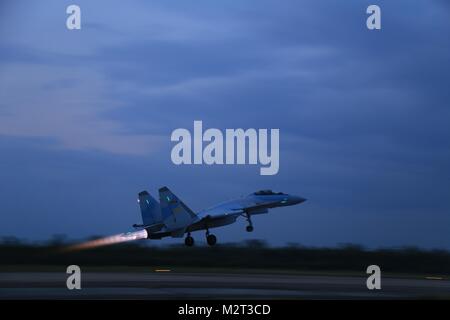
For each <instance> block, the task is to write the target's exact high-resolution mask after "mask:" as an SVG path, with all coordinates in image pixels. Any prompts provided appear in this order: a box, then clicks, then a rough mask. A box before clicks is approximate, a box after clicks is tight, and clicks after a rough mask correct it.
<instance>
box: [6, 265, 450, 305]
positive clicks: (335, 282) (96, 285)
mask: <svg viewBox="0 0 450 320" xmlns="http://www.w3.org/2000/svg"><path fill="white" fill-rule="evenodd" d="M67 277H68V275H67V274H66V273H65V272H64V271H63V272H36V273H31V272H3V273H0V299H227V298H231V299H420V298H425V299H450V281H449V280H448V279H441V278H429V279H426V278H423V279H404V278H382V280H381V286H382V288H381V290H368V289H367V287H366V278H365V277H349V276H312V275H296V274H291V275H288V274H246V273H241V274H226V273H176V272H153V271H152V272H148V273H145V272H144V273H131V272H85V273H83V272H82V275H81V290H68V289H67V287H66V280H67Z"/></svg>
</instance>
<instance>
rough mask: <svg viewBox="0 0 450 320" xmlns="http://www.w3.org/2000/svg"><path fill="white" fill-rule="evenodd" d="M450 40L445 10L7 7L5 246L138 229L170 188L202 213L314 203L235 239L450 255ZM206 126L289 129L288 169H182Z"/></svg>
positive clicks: (237, 4)
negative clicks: (185, 136) (230, 203)
mask: <svg viewBox="0 0 450 320" xmlns="http://www.w3.org/2000/svg"><path fill="white" fill-rule="evenodd" d="M373 3H376V4H378V5H380V7H381V10H382V30H380V31H369V30H368V29H367V28H366V18H367V14H366V12H365V11H366V8H367V6H368V5H369V4H373ZM70 4H78V5H79V6H80V7H81V18H82V29H81V30H76V31H69V30H67V28H66V18H67V14H66V12H65V11H66V7H67V6H68V5H70ZM449 31H450V5H449V4H448V2H446V1H444V0H419V1H406V0H402V1H401V0H398V1H380V0H377V1H361V0H354V1H337V0H334V1H332V0H329V1H328V0H320V1H317V0H314V1H313V0H311V1H298V0H292V1H290V0H283V1H274V0H258V1H256V0H253V1H249V0H242V1H206V0H205V1H198V0H196V1H186V0H182V1H181V0H180V1H126V2H125V1H111V0H108V1H82V0H76V1H75V0H74V1H61V0H58V1H56V0H55V1H17V0H14V1H12V0H9V1H8V0H3V1H2V2H1V4H0V150H1V153H0V155H1V158H0V200H1V202H0V236H9V235H15V236H17V237H20V238H25V239H29V240H42V239H47V238H49V237H51V236H52V235H53V234H67V235H68V236H69V237H70V238H74V239H75V238H77V239H80V238H83V237H87V236H90V235H94V234H95V235H108V234H114V233H118V232H122V231H127V230H129V229H130V226H131V225H132V224H133V223H138V222H139V221H140V213H139V210H138V206H137V203H136V195H137V193H138V192H139V191H142V190H144V189H147V190H149V192H150V193H153V194H155V193H156V191H157V189H158V188H159V187H161V186H164V185H167V186H169V187H170V188H171V189H172V190H173V191H174V192H175V193H176V194H177V195H178V196H179V197H180V198H181V199H183V200H184V202H185V203H187V204H188V205H189V206H191V207H192V208H193V209H194V210H200V209H203V208H205V207H208V206H210V205H213V204H215V203H216V202H219V201H222V200H226V199H229V198H234V197H236V196H239V195H244V194H247V193H250V192H252V191H254V190H258V189H268V188H271V189H274V190H279V191H285V192H288V193H293V194H297V195H301V196H303V197H305V198H307V199H308V201H307V202H305V203H304V204H302V205H300V206H296V207H290V208H283V209H278V210H274V211H272V212H271V214H269V215H264V216H259V217H256V218H255V219H254V224H255V232H254V233H253V234H247V233H246V232H245V222H244V221H240V222H239V223H237V224H235V225H232V226H228V227H225V228H221V229H218V230H217V231H215V234H216V235H217V236H218V238H219V241H225V242H231V241H241V240H244V239H249V238H258V239H264V240H267V241H268V242H269V243H271V244H272V245H283V244H286V243H290V242H296V243H300V244H303V245H312V246H335V245H338V244H342V243H358V244H362V245H364V246H367V247H397V246H405V245H408V246H419V247H424V248H447V249H450V125H449V123H450V106H449V101H450V90H449V84H450V41H449V40H448V36H449ZM194 120H202V121H203V125H204V127H205V128H210V127H214V128H219V129H222V130H225V129H226V128H269V129H270V128H279V129H280V145H281V146H280V171H279V173H278V174H277V175H275V176H260V175H259V167H258V166H176V165H174V164H172V162H171V159H170V151H171V148H172V147H173V145H174V144H173V143H172V142H171V141H170V134H171V132H172V131H173V130H174V129H176V128H187V129H189V130H192V126H193V121H194ZM195 237H196V238H198V239H199V240H203V239H201V238H203V235H202V233H200V232H199V233H198V234H196V235H195ZM174 242H180V240H168V241H166V240H164V243H174Z"/></svg>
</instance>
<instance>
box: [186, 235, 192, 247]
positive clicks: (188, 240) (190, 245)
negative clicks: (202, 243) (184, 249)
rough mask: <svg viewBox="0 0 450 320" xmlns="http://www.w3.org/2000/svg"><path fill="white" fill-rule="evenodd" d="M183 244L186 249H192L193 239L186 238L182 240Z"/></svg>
mask: <svg viewBox="0 0 450 320" xmlns="http://www.w3.org/2000/svg"><path fill="white" fill-rule="evenodd" d="M184 244H185V245H187V246H188V247H192V246H193V245H194V238H192V237H191V236H187V237H186V239H184Z"/></svg>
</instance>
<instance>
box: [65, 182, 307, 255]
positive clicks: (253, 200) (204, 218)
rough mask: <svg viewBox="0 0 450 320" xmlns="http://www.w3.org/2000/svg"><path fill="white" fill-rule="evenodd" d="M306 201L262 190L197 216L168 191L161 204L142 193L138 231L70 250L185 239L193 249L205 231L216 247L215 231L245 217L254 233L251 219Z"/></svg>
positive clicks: (161, 195)
mask: <svg viewBox="0 0 450 320" xmlns="http://www.w3.org/2000/svg"><path fill="white" fill-rule="evenodd" d="M304 201H306V199H304V198H301V197H298V196H293V195H289V194H285V193H282V192H273V191H271V190H261V191H257V192H254V193H252V194H249V195H247V196H245V197H242V198H238V199H235V200H230V201H227V202H223V203H220V204H218V205H216V206H213V207H211V208H209V209H205V210H202V211H200V212H197V213H195V212H194V211H192V210H191V209H190V208H189V207H188V206H187V205H185V204H184V202H183V201H181V200H180V199H179V198H178V197H177V196H176V195H175V194H173V193H172V191H170V190H169V188H167V187H163V188H161V189H159V202H158V201H157V200H156V199H155V198H153V197H152V196H151V195H150V194H149V193H148V192H147V191H142V192H140V193H139V199H138V203H139V206H140V209H141V214H142V222H143V223H142V224H139V225H137V224H135V225H133V227H134V228H137V229H139V230H137V231H134V232H127V233H123V234H119V235H115V236H111V237H107V238H102V239H97V240H93V241H89V242H85V243H82V244H78V245H74V246H72V247H70V248H69V249H87V248H93V247H98V246H103V245H109V244H114V243H120V242H125V241H131V240H138V239H161V238H164V237H173V238H181V237H184V235H186V238H185V241H184V243H185V244H186V245H187V246H193V245H194V238H193V237H192V236H191V232H193V231H198V230H206V241H207V242H208V244H209V245H210V246H213V245H215V244H216V242H217V238H216V236H215V235H213V234H211V233H210V232H209V230H210V229H212V228H217V227H222V226H225V225H229V224H232V223H234V222H236V219H237V218H238V217H241V216H242V217H244V218H245V219H247V222H248V225H247V228H246V230H247V231H248V232H252V231H253V224H252V219H251V217H252V216H254V215H258V214H264V213H268V212H269V209H272V208H276V207H286V206H292V205H295V204H299V203H302V202H304Z"/></svg>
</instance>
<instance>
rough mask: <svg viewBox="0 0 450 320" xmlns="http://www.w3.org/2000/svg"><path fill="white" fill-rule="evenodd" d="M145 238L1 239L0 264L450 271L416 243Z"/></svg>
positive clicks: (449, 262)
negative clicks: (199, 242)
mask: <svg viewBox="0 0 450 320" xmlns="http://www.w3.org/2000/svg"><path fill="white" fill-rule="evenodd" d="M145 243H146V242H145V241H142V242H139V241H138V242H136V243H132V244H121V245H114V246H109V247H102V248H96V249H91V250H85V251H77V252H63V251H62V249H63V248H64V246H65V244H64V243H62V242H61V241H52V242H49V243H46V244H39V245H38V244H26V243H22V242H20V241H12V240H11V239H6V240H4V241H3V242H1V243H0V265H70V264H77V265H83V266H135V267H139V266H160V267H171V268H176V267H179V268H191V267H192V268H199V267H201V268H229V269H242V268H250V269H284V270H292V271H294V270H297V271H312V272H316V271H356V272H361V270H365V269H366V268H367V266H369V265H372V264H376V265H379V266H380V267H381V269H382V271H384V272H392V273H405V274H441V275H448V274H450V252H448V251H445V250H421V249H417V248H402V249H377V250H365V249H364V248H362V247H360V246H357V245H344V246H340V247H337V248H311V247H302V246H299V245H289V246H287V247H281V248H280V247H276V248H273V247H268V246H267V245H266V244H265V243H264V242H262V241H259V240H250V241H246V242H244V243H242V244H220V245H217V246H215V247H206V246H194V247H185V246H184V245H183V246H181V245H179V246H167V247H153V246H148V245H143V244H145Z"/></svg>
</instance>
